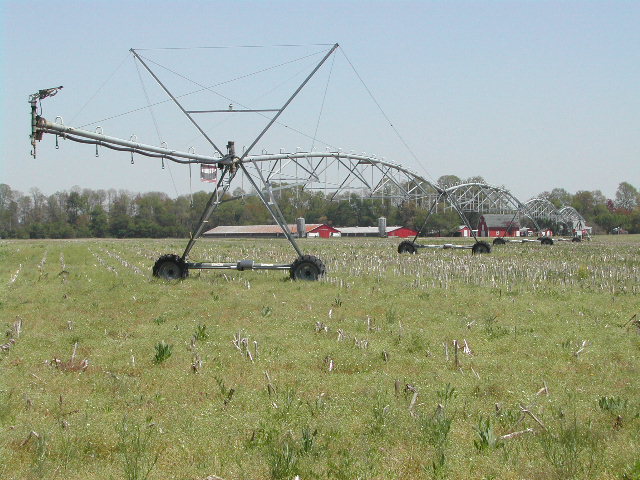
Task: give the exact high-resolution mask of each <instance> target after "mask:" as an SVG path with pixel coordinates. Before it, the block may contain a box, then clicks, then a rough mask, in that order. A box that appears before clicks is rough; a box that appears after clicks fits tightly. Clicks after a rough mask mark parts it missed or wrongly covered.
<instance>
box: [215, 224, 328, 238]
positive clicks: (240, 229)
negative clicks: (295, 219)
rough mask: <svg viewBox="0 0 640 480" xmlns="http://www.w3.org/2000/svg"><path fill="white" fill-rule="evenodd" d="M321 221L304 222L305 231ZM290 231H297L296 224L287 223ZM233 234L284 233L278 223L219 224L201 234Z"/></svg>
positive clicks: (318, 225) (308, 230)
mask: <svg viewBox="0 0 640 480" xmlns="http://www.w3.org/2000/svg"><path fill="white" fill-rule="evenodd" d="M323 225H324V224H322V223H308V224H306V231H307V232H310V231H311V230H314V229H316V228H318V227H321V226H323ZM289 230H290V231H291V233H298V227H297V225H289ZM234 234H243V235H248V234H263V235H284V232H283V231H282V228H280V226H279V225H219V226H217V227H215V228H212V229H211V230H208V231H206V232H204V234H203V235H234Z"/></svg>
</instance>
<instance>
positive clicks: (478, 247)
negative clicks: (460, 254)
mask: <svg viewBox="0 0 640 480" xmlns="http://www.w3.org/2000/svg"><path fill="white" fill-rule="evenodd" d="M471 253H473V254H474V255H475V254H476V253H491V245H489V244H488V243H487V242H476V243H475V244H474V245H473V247H471Z"/></svg>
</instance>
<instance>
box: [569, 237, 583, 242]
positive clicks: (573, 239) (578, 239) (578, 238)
mask: <svg viewBox="0 0 640 480" xmlns="http://www.w3.org/2000/svg"><path fill="white" fill-rule="evenodd" d="M571 241H572V242H581V241H582V239H581V238H580V237H573V238H572V239H571Z"/></svg>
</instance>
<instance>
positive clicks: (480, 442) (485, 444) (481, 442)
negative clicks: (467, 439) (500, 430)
mask: <svg viewBox="0 0 640 480" xmlns="http://www.w3.org/2000/svg"><path fill="white" fill-rule="evenodd" d="M476 437H477V438H476V439H475V440H474V441H473V446H474V447H475V448H476V450H477V451H478V452H484V451H486V450H489V449H494V448H497V447H499V446H500V445H501V443H500V438H499V437H498V436H497V435H496V434H495V432H494V431H493V423H492V422H491V417H486V418H485V417H482V416H480V418H479V419H478V425H477V426H476Z"/></svg>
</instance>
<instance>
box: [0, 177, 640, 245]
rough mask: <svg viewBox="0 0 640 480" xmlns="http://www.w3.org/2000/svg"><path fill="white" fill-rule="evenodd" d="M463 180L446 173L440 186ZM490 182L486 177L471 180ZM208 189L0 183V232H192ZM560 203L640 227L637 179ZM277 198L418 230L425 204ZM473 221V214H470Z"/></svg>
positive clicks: (434, 226)
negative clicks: (611, 193)
mask: <svg viewBox="0 0 640 480" xmlns="http://www.w3.org/2000/svg"><path fill="white" fill-rule="evenodd" d="M462 181H463V180H462V179H460V178H458V177H456V176H453V175H446V176H443V177H440V179H439V180H438V183H439V184H440V185H441V186H448V185H453V184H456V183H460V182H462ZM464 181H465V182H468V181H477V182H484V180H483V179H482V178H481V177H472V178H469V179H465V180H464ZM209 195H210V194H209V193H207V192H204V191H200V192H197V193H194V194H192V195H181V196H178V197H177V198H171V197H169V196H168V195H167V194H165V193H162V192H147V193H132V192H128V191H124V190H114V189H109V190H92V189H87V188H80V187H73V188H72V189H71V190H70V191H59V192H56V193H54V194H51V195H45V194H43V193H42V192H41V191H40V190H39V189H37V188H32V189H31V190H30V191H29V192H28V193H26V194H25V193H22V192H19V191H16V190H13V189H12V188H11V187H10V186H9V185H6V184H0V237H1V238H85V237H117V238H135V237H138V238H164V237H179V238H182V237H186V236H188V235H189V234H190V233H191V232H192V229H193V228H194V226H195V225H196V224H197V222H198V220H199V217H200V215H201V213H202V211H203V210H204V207H205V204H206V202H207V200H208V199H209ZM538 196H539V197H544V198H547V199H548V200H549V201H551V202H552V203H553V204H554V205H556V206H558V207H560V206H562V205H571V206H573V207H574V208H575V209H576V210H577V211H578V212H580V213H581V214H582V215H583V216H584V217H585V219H586V220H587V224H588V225H590V226H593V227H594V230H595V231H596V232H597V233H604V232H606V233H609V232H611V231H612V230H613V229H614V228H622V229H624V230H626V231H628V232H630V233H640V193H639V192H638V189H637V188H636V187H634V186H633V185H631V184H629V183H627V182H622V183H620V185H619V187H618V190H617V191H616V195H615V198H614V199H608V198H606V197H605V196H604V195H603V194H602V192H600V191H599V190H596V191H578V192H576V193H574V194H571V193H569V192H567V191H566V190H565V189H563V188H555V189H553V190H551V191H550V192H542V193H541V194H540V195H538ZM222 200H223V203H222V204H221V205H220V206H219V207H218V209H217V210H216V211H215V212H214V214H213V215H212V217H211V218H210V219H209V220H210V222H209V224H210V225H211V228H213V227H215V226H217V225H260V224H270V223H274V222H273V220H272V218H271V216H270V214H269V212H268V211H267V209H266V208H265V207H264V206H263V205H262V203H261V201H260V199H259V198H258V197H257V196H255V195H250V194H247V193H246V192H244V191H242V190H241V189H236V190H234V191H233V193H232V194H231V195H227V196H226V197H225V198H223V199H222ZM278 204H279V205H280V208H281V210H282V213H283V214H284V216H285V218H287V219H288V220H293V219H295V218H297V217H304V218H305V219H306V222H307V223H326V224H329V225H334V226H336V227H340V226H341V227H349V226H368V225H376V223H377V219H378V218H379V217H386V218H387V223H388V224H389V225H403V226H407V227H411V228H416V229H420V227H422V225H423V223H424V219H425V218H426V215H427V207H426V206H420V205H416V204H415V203H413V202H405V203H393V202H390V201H380V200H369V199H366V198H360V197H358V196H356V195H349V194H348V193H346V194H343V195H341V196H340V197H338V198H337V199H333V201H331V199H330V198H329V197H328V196H326V195H325V194H324V193H323V192H317V191H316V192H313V191H307V190H304V189H302V188H299V187H296V188H290V189H283V190H280V191H279V192H278ZM472 221H473V220H472ZM459 224H460V219H459V217H458V215H457V214H456V213H455V212H453V211H451V210H446V209H444V208H439V209H438V211H437V213H436V214H435V215H433V216H432V217H431V218H430V219H429V224H428V230H429V231H430V232H441V233H445V234H446V233H449V232H451V231H453V230H455V229H456V228H457V226H458V225H459Z"/></svg>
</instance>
